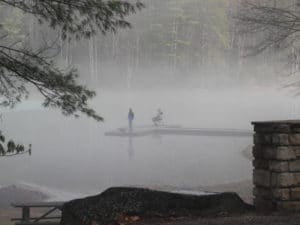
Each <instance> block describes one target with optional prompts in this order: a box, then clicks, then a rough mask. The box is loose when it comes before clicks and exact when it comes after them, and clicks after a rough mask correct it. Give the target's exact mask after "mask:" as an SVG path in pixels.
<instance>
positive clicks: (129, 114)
mask: <svg viewBox="0 0 300 225" xmlns="http://www.w3.org/2000/svg"><path fill="white" fill-rule="evenodd" d="M133 120H134V113H133V111H132V109H131V108H129V112H128V122H129V131H130V132H131V131H132V121H133Z"/></svg>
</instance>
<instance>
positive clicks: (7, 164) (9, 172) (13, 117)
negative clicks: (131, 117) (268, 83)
mask: <svg viewBox="0 0 300 225" xmlns="http://www.w3.org/2000/svg"><path fill="white" fill-rule="evenodd" d="M99 95H100V97H98V98H97V99H95V101H94V102H93V104H94V105H95V107H96V108H97V109H98V111H99V112H100V114H102V115H103V116H104V117H105V119H106V121H105V122H104V123H96V122H94V121H92V120H90V119H87V118H84V117H82V118H80V119H73V118H66V117H64V116H62V115H61V114H60V112H58V111H52V110H44V111H42V110H41V109H39V106H38V105H37V103H36V101H37V100H36V99H34V100H33V99H32V100H30V101H29V102H28V103H26V104H23V105H21V106H19V107H18V108H17V109H15V110H13V111H9V112H5V113H4V122H3V123H2V124H3V127H4V129H5V130H6V133H7V134H8V135H10V136H12V137H15V138H16V139H17V140H20V141H22V142H23V143H32V145H33V154H32V156H21V157H15V158H2V159H0V161H1V162H0V178H1V179H0V184H1V185H7V184H13V183H22V182H25V183H31V184H34V185H37V186H42V187H45V188H46V187H47V188H49V189H50V190H56V191H58V192H59V191H61V192H62V193H69V192H70V193H75V195H76V194H79V193H83V194H91V193H98V192H100V191H102V190H104V189H105V188H107V187H110V186H120V185H145V186H147V185H151V186H154V185H157V186H164V185H168V186H176V187H186V188H196V187H198V186H208V185H216V184H222V183H228V182H233V181H240V180H249V179H251V176H252V175H251V174H252V168H251V162H250V160H249V159H246V158H245V157H244V156H243V155H242V154H241V152H242V151H243V150H244V149H245V148H246V147H247V146H249V145H251V143H252V138H251V137H205V136H199V137H191V136H149V137H141V138H133V139H129V138H118V137H107V136H105V135H104V133H105V132H106V131H109V130H112V129H116V128H118V127H122V126H126V125H127V120H126V117H127V110H128V107H132V108H133V109H134V111H135V114H136V119H135V124H136V125H144V124H150V120H151V117H152V116H153V115H154V114H155V112H156V109H157V108H158V107H159V108H161V109H162V110H163V111H164V115H165V121H166V123H168V124H180V125H183V126H190V127H207V128H216V127H219V128H240V129H249V130H250V129H252V127H251V125H250V122H251V121H253V120H265V119H268V120H269V119H294V118H297V115H298V102H299V101H298V99H295V98H292V97H289V96H287V95H284V94H278V92H277V91H269V92H260V91H259V90H254V91H253V90H251V91H243V92H241V91H226V92H225V91H224V92H222V91H219V92H214V93H213V94H212V93H210V92H208V91H177V92H172V91H164V92H162V91H160V92H123V93H121V92H120V93H116V92H109V91H102V92H100V93H99Z"/></svg>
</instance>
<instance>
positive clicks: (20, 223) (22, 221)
mask: <svg viewBox="0 0 300 225" xmlns="http://www.w3.org/2000/svg"><path fill="white" fill-rule="evenodd" d="M63 204H64V202H40V203H37V202H35V203H17V204H12V206H13V207H15V208H21V209H22V217H21V218H12V219H11V221H16V222H15V224H16V225H59V223H60V219H61V215H60V211H61V208H62V206H63ZM32 208H35V209H45V212H44V213H43V214H42V215H41V216H38V217H31V215H30V212H31V209H32ZM54 212H56V213H57V212H59V215H57V214H56V215H53V213H54Z"/></svg>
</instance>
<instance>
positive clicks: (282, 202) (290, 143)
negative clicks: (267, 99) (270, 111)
mask: <svg viewBox="0 0 300 225" xmlns="http://www.w3.org/2000/svg"><path fill="white" fill-rule="evenodd" d="M252 124H253V125H254V131H255V134H254V147H253V156H254V161H253V166H254V171H253V182H254V186H255V187H254V190H253V194H254V205H255V207H256V208H257V209H258V210H268V211H300V121H270V122H253V123H252Z"/></svg>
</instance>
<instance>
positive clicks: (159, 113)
mask: <svg viewBox="0 0 300 225" xmlns="http://www.w3.org/2000/svg"><path fill="white" fill-rule="evenodd" d="M162 115H163V112H162V111H161V109H158V110H157V114H156V116H155V117H153V118H152V121H153V123H154V125H155V126H158V125H160V124H161V123H162V120H163V118H162Z"/></svg>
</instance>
